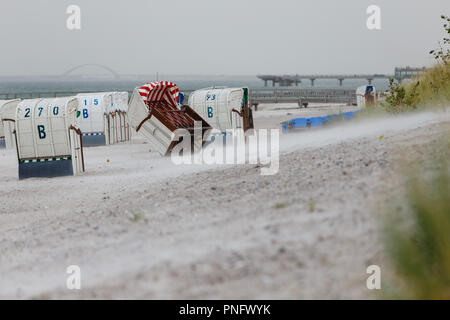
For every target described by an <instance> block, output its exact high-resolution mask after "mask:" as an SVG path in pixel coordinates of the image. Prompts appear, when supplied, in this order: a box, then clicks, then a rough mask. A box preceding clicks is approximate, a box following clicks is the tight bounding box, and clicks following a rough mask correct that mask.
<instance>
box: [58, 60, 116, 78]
mask: <svg viewBox="0 0 450 320" xmlns="http://www.w3.org/2000/svg"><path fill="white" fill-rule="evenodd" d="M85 67H96V68H99V69H103V70H105V71H108V73H110V74H111V76H113V77H114V78H115V79H119V78H120V75H119V74H118V73H117V72H115V71H114V70H113V69H111V68H110V67H107V66H104V65H102V64H97V63H86V64H80V65H79V66H76V67H73V68H71V69H69V70H67V71H66V72H64V73H63V76H68V75H70V74H72V72H74V71H76V70H79V69H83V68H85Z"/></svg>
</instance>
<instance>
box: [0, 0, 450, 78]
mask: <svg viewBox="0 0 450 320" xmlns="http://www.w3.org/2000/svg"><path fill="white" fill-rule="evenodd" d="M72 4H75V5H78V6H80V8H81V30H75V31H71V30H68V29H67V27H66V20H67V18H68V16H69V15H68V14H67V13H66V9H67V7H68V6H69V5H72ZM372 4H375V5H378V6H379V7H380V8H381V21H382V29H381V30H376V31H370V30H368V29H367V27H366V20H367V18H368V15H367V14H366V9H367V7H368V6H369V5H372ZM448 13H450V1H448V0H432V1H427V2H419V1H414V2H413V1H406V0H398V1H395V2H394V1H388V0H376V1H373V0H370V1H366V0H347V1H345V2H343V1H340V2H338V1H332V0H319V1H314V2H312V1H298V0H279V1H276V2H274V1H268V0H260V1H238V0H229V1H220V2H219V1H211V0H209V1H207V0H189V1H186V0H184V1H182V0H172V1H171V2H161V1H160V2H157V1H142V0H129V1H126V2H117V3H116V2H111V1H105V0H98V1H95V2H94V1H87V0H77V1H72V0H71V1H67V0H61V1H54V0H35V1H32V2H30V1H25V0H14V1H13V0H2V1H1V3H0V37H1V38H2V42H3V43H4V44H7V45H5V46H3V47H4V50H2V53H1V55H0V57H1V59H0V78H5V77H31V76H39V75H42V76H58V75H63V74H64V73H65V72H67V71H68V70H70V69H72V68H74V67H76V66H78V65H84V64H99V65H103V66H106V67H107V68H110V69H112V70H113V71H114V72H115V73H117V74H120V75H154V74H156V72H159V73H160V74H163V75H179V76H182V75H186V76H189V75H190V76H194V75H195V76H233V75H234V76H254V75H257V74H323V73H330V74H357V73H368V74H374V73H383V74H392V73H393V71H394V67H397V66H399V67H403V66H411V67H422V66H430V65H432V63H433V59H432V57H431V56H430V55H429V54H428V52H429V50H431V49H433V48H435V47H436V46H437V42H438V41H439V40H440V39H442V36H443V29H442V23H441V20H440V15H442V14H448ZM76 73H79V74H83V73H84V74H97V73H98V74H104V73H105V71H104V70H103V69H102V68H97V67H86V68H83V69H80V70H77V71H76Z"/></svg>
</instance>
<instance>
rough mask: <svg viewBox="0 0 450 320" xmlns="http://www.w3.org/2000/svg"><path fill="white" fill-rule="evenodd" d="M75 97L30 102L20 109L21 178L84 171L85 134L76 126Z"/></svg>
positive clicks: (76, 104) (19, 105)
mask: <svg viewBox="0 0 450 320" xmlns="http://www.w3.org/2000/svg"><path fill="white" fill-rule="evenodd" d="M77 109H78V101H77V98H75V97H69V98H54V99H29V100H23V101H21V102H20V103H19V104H18V106H17V108H16V115H15V125H16V131H15V133H16V142H17V156H18V161H19V179H25V178H32V177H48V178H50V177H57V176H66V175H74V174H77V173H80V172H84V159H83V146H82V142H81V131H80V130H79V129H78V128H76V127H75V126H74V125H75V123H76V114H77Z"/></svg>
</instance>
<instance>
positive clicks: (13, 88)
mask: <svg viewBox="0 0 450 320" xmlns="http://www.w3.org/2000/svg"><path fill="white" fill-rule="evenodd" d="M154 80H155V79H154V78H140V79H138V78H135V79H105V78H81V77H80V78H50V77H47V78H37V77H32V78H0V99H1V96H2V95H5V94H27V93H52V92H93V91H99V92H102V91H132V90H133V89H134V88H136V87H138V86H140V85H142V84H144V83H146V82H151V81H154ZM159 80H169V81H173V82H175V83H176V84H177V85H178V87H179V88H180V90H181V91H183V90H186V91H191V90H196V89H200V88H206V87H211V86H228V87H235V86H247V87H249V88H250V89H257V88H264V82H263V81H262V80H259V79H258V78H257V77H256V76H248V77H246V76H236V77H231V76H217V77H212V76H207V77H206V76H205V77H200V76H196V77H188V76H177V77H167V78H166V77H159ZM366 83H367V82H366V81H360V80H345V81H344V84H343V86H342V87H339V85H338V81H337V80H316V82H315V85H314V87H315V88H343V89H344V88H345V89H356V88H357V87H358V86H361V85H363V84H366ZM373 84H374V85H375V87H376V88H377V90H378V91H380V90H386V89H387V87H388V81H387V80H375V81H374V82H373ZM300 87H301V88H311V83H310V81H309V80H303V82H302V83H301V84H300ZM24 97H26V95H25V96H24Z"/></svg>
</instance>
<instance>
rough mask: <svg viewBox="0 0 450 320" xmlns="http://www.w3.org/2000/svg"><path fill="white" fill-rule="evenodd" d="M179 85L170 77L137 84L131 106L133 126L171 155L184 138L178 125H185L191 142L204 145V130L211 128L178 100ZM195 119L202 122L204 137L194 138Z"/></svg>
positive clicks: (153, 145) (161, 152) (159, 148)
mask: <svg viewBox="0 0 450 320" xmlns="http://www.w3.org/2000/svg"><path fill="white" fill-rule="evenodd" d="M178 94H179V89H178V88H177V86H176V85H175V84H174V83H172V82H168V81H159V82H152V83H148V84H146V85H144V86H142V87H139V88H136V89H135V90H134V92H133V95H132V97H131V100H130V103H129V106H128V113H127V115H128V121H129V124H130V125H131V127H132V128H133V129H134V130H135V131H136V132H139V133H141V134H142V135H143V136H144V137H146V138H147V139H148V141H149V143H150V146H151V148H152V150H155V151H158V152H159V153H160V154H161V155H168V154H169V153H170V152H171V150H172V149H173V147H174V146H175V145H176V144H178V143H179V142H180V140H181V139H180V140H178V138H176V139H175V137H176V134H175V131H176V130H177V129H185V130H187V131H188V132H189V133H190V135H191V146H193V145H194V144H200V145H196V147H201V146H202V145H203V138H204V134H205V132H206V131H207V130H209V129H211V127H210V125H209V124H208V123H207V122H206V121H205V120H203V118H202V117H201V116H200V115H198V114H197V113H196V112H195V111H194V110H193V109H192V108H190V107H188V106H183V108H181V106H180V105H179V104H178ZM195 121H198V122H199V123H200V124H201V137H200V138H201V141H198V140H197V139H194V126H195Z"/></svg>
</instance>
